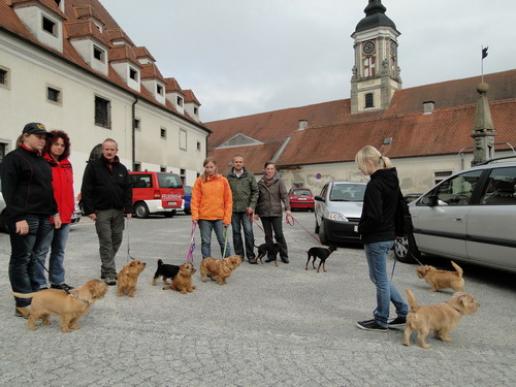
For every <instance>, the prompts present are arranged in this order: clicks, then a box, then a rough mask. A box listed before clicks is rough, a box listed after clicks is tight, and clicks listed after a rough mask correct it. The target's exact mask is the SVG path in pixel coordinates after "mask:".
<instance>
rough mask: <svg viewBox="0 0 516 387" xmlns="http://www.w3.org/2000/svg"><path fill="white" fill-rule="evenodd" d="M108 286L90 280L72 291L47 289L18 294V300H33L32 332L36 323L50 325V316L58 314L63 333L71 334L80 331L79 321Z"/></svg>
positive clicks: (31, 313)
mask: <svg viewBox="0 0 516 387" xmlns="http://www.w3.org/2000/svg"><path fill="white" fill-rule="evenodd" d="M107 289H108V287H107V285H106V284H105V283H104V282H103V281H100V280H90V281H88V282H86V283H85V284H84V285H82V286H80V287H78V288H75V289H72V290H70V292H69V293H66V292H65V291H64V290H58V289H45V290H40V291H39V292H35V293H27V294H23V293H16V292H13V294H14V295H15V296H16V297H18V298H32V303H31V306H30V314H29V319H28V321H27V326H28V327H29V329H31V330H35V329H36V322H37V321H38V320H42V322H43V324H44V325H49V324H50V321H49V319H48V318H49V316H50V315H51V314H57V315H59V317H60V327H61V331H62V332H65V333H66V332H70V331H72V330H75V329H79V319H80V318H81V317H82V316H84V315H85V314H86V313H87V312H88V310H89V309H90V306H91V305H92V304H93V303H94V302H95V301H96V300H99V299H101V298H102V297H104V295H105V294H106V292H107Z"/></svg>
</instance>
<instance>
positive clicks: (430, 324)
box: [403, 289, 480, 348]
mask: <svg viewBox="0 0 516 387" xmlns="http://www.w3.org/2000/svg"><path fill="white" fill-rule="evenodd" d="M407 298H408V303H409V305H410V313H409V314H408V315H407V325H406V326H405V332H404V335H403V345H407V346H408V345H410V337H411V335H412V332H413V331H416V332H417V341H418V345H419V346H420V347H421V348H430V345H429V344H428V343H427V342H426V338H427V337H428V335H429V334H430V332H434V333H435V335H436V337H437V338H439V339H441V340H442V341H446V342H450V341H451V338H450V336H449V334H450V332H451V331H452V330H453V329H454V328H455V327H456V326H457V324H458V323H459V321H460V319H461V318H462V316H464V315H468V314H473V313H475V312H476V311H477V309H478V307H479V306H480V305H479V304H478V303H477V301H476V300H475V298H474V297H473V296H472V295H471V294H468V293H463V292H457V293H455V294H454V295H453V296H452V297H451V298H450V299H449V300H448V302H445V303H441V304H433V305H424V306H419V305H417V302H416V298H415V297H414V293H412V290H410V289H407Z"/></svg>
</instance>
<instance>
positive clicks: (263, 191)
mask: <svg viewBox="0 0 516 387" xmlns="http://www.w3.org/2000/svg"><path fill="white" fill-rule="evenodd" d="M258 192H259V195H258V203H257V204H256V213H257V214H258V216H265V217H267V216H281V215H282V212H283V209H282V207H281V203H282V202H283V206H284V207H285V210H286V211H290V203H289V200H288V194H287V189H286V188H285V184H284V183H283V181H282V180H281V179H280V178H279V175H278V174H276V176H274V182H273V183H272V184H271V185H270V186H269V187H267V185H266V184H265V182H264V180H263V178H262V179H261V180H260V181H259V182H258Z"/></svg>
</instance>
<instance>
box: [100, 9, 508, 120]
mask: <svg viewBox="0 0 516 387" xmlns="http://www.w3.org/2000/svg"><path fill="white" fill-rule="evenodd" d="M100 1H101V2H102V4H103V5H104V7H106V8H107V10H108V11H109V12H110V13H111V15H112V16H113V18H114V19H115V20H116V21H117V23H118V24H119V25H120V26H121V27H122V28H123V29H124V30H125V31H126V33H127V34H128V35H129V36H130V38H131V39H132V40H133V42H134V43H135V44H136V45H138V46H146V47H147V48H148V49H149V51H150V52H151V53H152V55H153V56H154V57H155V59H156V60H157V65H158V67H159V69H160V71H161V73H162V74H163V75H164V76H165V77H175V78H176V79H177V80H178V82H179V84H180V86H181V87H182V88H183V89H192V90H193V91H194V93H195V95H196V96H197V98H198V99H199V101H200V102H201V104H202V106H201V109H200V114H201V119H202V121H204V122H209V121H214V120H219V119H225V118H231V117H237V116H243V115H249V114H254V113H261V112H266V111H271V110H277V109H283V108H288V107H295V106H303V105H309V104H313V103H319V102H324V101H331V100H336V99H343V98H349V97H350V88H351V83H350V79H351V75H352V74H351V69H352V67H353V65H354V57H353V39H352V38H351V37H350V35H351V34H352V33H353V31H354V30H355V27H356V25H357V23H358V22H359V21H360V20H361V19H362V18H363V17H364V16H365V14H364V12H363V10H364V8H365V6H366V5H367V0H316V1H314V0H259V1H258V0H149V1H145V2H141V1H136V0H100ZM382 2H383V4H384V5H385V6H386V7H387V13H386V14H387V16H389V17H390V18H391V19H392V20H393V21H394V22H395V23H396V27H397V29H398V31H400V32H401V33H402V35H401V36H400V37H399V38H398V42H399V49H398V58H399V60H398V61H399V65H400V67H401V78H402V81H403V87H404V88H408V87H413V86H419V85H424V84H428V83H435V82H441V81H446V80H451V79H460V78H467V77H471V76H477V75H479V74H480V62H481V61H480V58H481V46H482V45H484V46H489V56H488V57H487V58H486V59H485V61H484V73H492V72H498V71H504V70H509V69H514V68H516V44H515V43H514V41H515V39H516V36H515V32H514V28H513V24H514V17H515V16H516V1H513V0H489V1H487V0H432V1H423V0H383V1H382Z"/></svg>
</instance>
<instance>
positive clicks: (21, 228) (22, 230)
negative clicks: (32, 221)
mask: <svg viewBox="0 0 516 387" xmlns="http://www.w3.org/2000/svg"><path fill="white" fill-rule="evenodd" d="M28 233H29V224H28V223H27V221H26V220H20V221H18V222H16V234H19V235H27V234H28Z"/></svg>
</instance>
